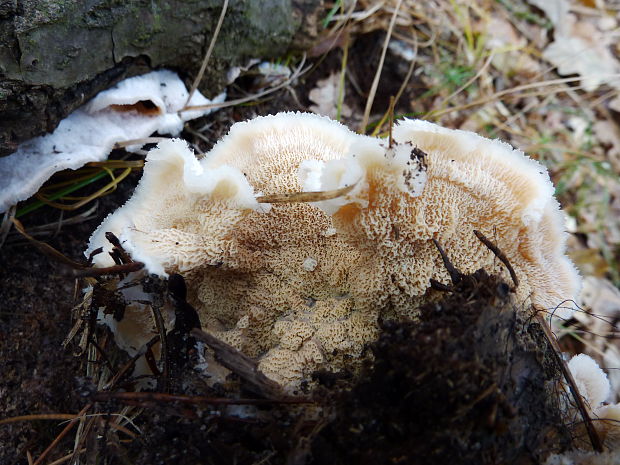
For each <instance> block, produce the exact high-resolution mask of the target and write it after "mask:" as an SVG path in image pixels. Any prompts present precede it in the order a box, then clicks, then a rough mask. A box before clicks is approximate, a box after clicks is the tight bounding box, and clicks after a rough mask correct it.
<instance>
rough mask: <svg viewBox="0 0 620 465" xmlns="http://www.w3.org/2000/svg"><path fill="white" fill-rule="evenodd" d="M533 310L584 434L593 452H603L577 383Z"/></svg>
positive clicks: (557, 347)
mask: <svg viewBox="0 0 620 465" xmlns="http://www.w3.org/2000/svg"><path fill="white" fill-rule="evenodd" d="M534 310H535V311H536V321H537V322H538V324H539V325H540V327H541V328H542V330H543V333H544V334H545V338H546V339H547V341H549V344H550V345H551V352H552V353H553V358H554V360H555V363H556V365H557V367H558V368H559V369H560V371H561V372H562V375H563V376H564V379H565V380H566V383H567V384H568V388H569V389H570V392H571V394H572V395H573V398H574V399H575V403H576V404H577V410H579V413H580V414H581V417H582V418H583V422H584V425H585V427H586V432H587V433H588V438H589V439H590V443H591V444H592V449H594V451H595V452H599V453H600V452H603V444H602V442H601V438H600V437H599V435H598V433H597V431H596V428H594V424H593V423H592V418H590V415H589V414H588V410H587V409H586V405H585V403H584V401H583V397H582V396H581V394H580V393H579V389H578V388H577V383H575V378H574V377H573V374H572V373H571V371H570V370H569V369H568V366H567V364H566V362H565V361H564V359H563V358H562V355H561V354H562V351H561V350H560V347H559V346H558V343H557V341H556V339H555V337H554V336H553V333H552V332H551V329H550V328H549V325H548V324H547V322H546V321H545V319H544V317H543V316H542V313H541V312H540V311H539V309H537V308H536V307H534Z"/></svg>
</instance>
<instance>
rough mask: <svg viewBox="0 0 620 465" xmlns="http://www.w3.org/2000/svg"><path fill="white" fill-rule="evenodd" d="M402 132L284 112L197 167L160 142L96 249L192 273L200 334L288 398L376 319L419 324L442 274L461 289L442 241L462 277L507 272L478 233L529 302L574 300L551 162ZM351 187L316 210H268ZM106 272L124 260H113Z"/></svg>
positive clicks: (468, 140) (179, 148) (575, 284)
mask: <svg viewBox="0 0 620 465" xmlns="http://www.w3.org/2000/svg"><path fill="white" fill-rule="evenodd" d="M393 135H394V144H393V145H392V146H391V147H390V146H388V143H387V142H386V141H384V140H381V139H377V138H371V137H367V136H361V135H358V134H355V133H353V132H352V131H350V130H348V129H347V128H346V127H344V126H342V125H341V124H339V123H337V122H335V121H332V120H329V119H327V118H324V117H319V116H316V115H311V114H299V113H280V114H277V115H273V116H266V117H258V118H256V119H254V120H251V121H247V122H241V123H236V124H235V125H233V126H232V128H231V130H230V132H229V134H228V135H227V136H226V137H224V138H223V139H222V140H221V141H220V142H219V143H218V144H217V145H216V146H215V147H214V148H213V149H212V151H211V152H209V153H208V154H207V155H206V156H205V157H204V158H203V159H202V160H200V161H199V160H197V159H196V158H195V157H194V155H193V154H192V152H191V151H190V150H189V148H188V147H187V145H186V144H185V143H184V142H183V141H180V140H171V141H166V142H162V143H160V144H159V146H158V148H156V149H154V150H152V151H151V152H150V153H149V154H148V156H147V163H146V166H145V169H144V175H143V178H142V180H141V181H140V184H139V185H138V187H137V188H136V192H135V194H134V196H133V197H132V198H131V199H130V200H129V201H128V202H127V203H126V204H125V206H123V207H122V208H121V209H119V210H118V211H117V212H115V213H114V214H112V215H110V216H109V217H108V218H107V219H106V220H105V221H104V222H103V223H102V225H101V226H100V227H99V228H98V229H97V231H95V233H94V234H93V236H92V237H91V241H90V246H89V249H88V251H87V253H89V252H90V251H92V250H94V249H96V248H97V247H100V246H103V247H104V249H109V245H107V244H106V241H105V239H104V233H105V232H107V231H111V232H113V233H115V234H116V235H117V236H118V237H119V238H120V239H121V242H122V244H123V245H124V247H125V248H126V249H127V250H128V251H129V252H130V253H131V254H132V256H133V258H134V259H136V260H140V261H143V262H144V263H145V264H146V268H147V270H148V271H149V272H151V273H156V274H158V275H160V276H166V275H167V274H168V273H173V272H175V273H180V274H182V275H183V276H184V277H185V278H186V280H187V282H188V300H189V302H190V303H192V304H193V305H194V306H195V307H196V308H197V310H198V311H199V314H200V318H201V321H202V324H203V328H205V329H206V330H207V331H210V332H212V333H213V334H215V335H216V336H218V337H219V338H221V339H223V340H224V341H226V342H228V343H230V344H232V345H233V346H235V347H236V348H238V349H239V350H241V351H243V352H244V353H246V354H248V355H250V356H252V357H257V358H259V368H260V369H261V370H262V371H263V372H264V373H265V374H266V375H267V376H269V377H270V378H272V379H274V380H276V381H277V382H279V383H280V384H282V385H283V386H285V387H286V388H288V389H295V388H297V387H298V386H299V385H300V382H301V381H302V380H304V379H309V375H310V374H311V373H312V372H313V371H314V370H316V369H318V368H319V367H321V368H327V369H332V370H334V371H337V370H340V369H342V368H343V367H344V366H345V364H349V363H351V362H352V361H355V360H358V359H359V356H360V354H361V353H362V351H363V349H364V346H365V344H367V343H368V342H370V341H372V340H374V339H375V338H376V336H377V331H378V325H377V322H378V319H379V318H380V317H381V318H394V319H402V318H407V317H413V318H415V316H416V309H417V307H418V306H419V305H420V304H421V303H423V302H425V301H428V300H429V299H432V298H433V293H434V292H435V291H432V290H431V289H430V279H431V278H433V279H435V280H438V281H440V282H442V283H445V284H449V282H450V281H449V276H448V274H447V272H446V270H445V267H444V266H443V263H442V261H441V257H440V255H439V253H438V252H437V249H436V248H435V245H434V244H433V241H432V240H433V239H436V240H437V241H439V243H440V244H441V245H442V246H443V248H444V249H445V250H446V252H447V254H448V256H449V258H450V259H451V261H452V262H453V264H454V265H455V266H456V267H457V268H459V269H460V270H461V271H462V272H464V273H470V272H474V271H476V270H477V269H479V268H485V269H487V271H489V272H498V273H505V269H504V268H503V266H502V265H501V263H500V262H499V261H498V260H497V259H496V258H495V256H494V255H493V254H492V252H491V251H490V250H489V249H488V248H487V247H486V246H484V245H483V244H482V243H481V242H480V241H479V240H478V239H477V238H476V236H475V235H474V233H473V231H474V230H479V231H481V232H482V233H483V234H484V235H485V236H487V237H488V238H489V239H491V240H492V241H493V242H495V243H496V244H497V246H498V247H499V248H500V249H501V251H502V252H504V254H505V255H506V256H507V258H508V259H509V261H510V263H511V264H512V266H513V267H514V269H515V272H516V274H517V276H518V278H519V281H520V284H519V286H518V287H517V293H518V296H519V297H521V298H522V299H523V301H524V302H530V301H531V303H533V304H536V305H538V306H541V307H544V308H547V309H550V310H554V309H555V307H556V306H558V305H559V304H561V303H562V302H563V301H565V300H566V299H574V298H575V297H576V294H577V293H578V290H579V284H580V278H579V275H578V274H577V272H576V270H575V268H574V266H573V265H572V263H571V262H570V261H569V260H568V259H567V258H566V256H565V255H564V248H565V233H564V228H563V224H564V218H563V214H562V213H561V211H560V209H559V204H558V202H557V201H556V200H555V198H554V197H553V186H552V184H551V181H550V180H549V176H548V174H547V171H546V169H545V168H544V167H543V166H542V165H540V164H539V163H538V162H536V161H534V160H532V159H530V158H528V157H526V156H525V155H524V154H523V153H522V152H519V151H517V150H514V149H513V148H512V147H510V146H509V145H507V144H505V143H502V142H499V141H491V140H488V139H484V138H482V137H480V136H478V135H476V134H473V133H467V132H463V131H455V130H448V129H444V128H441V127H438V126H436V125H434V124H431V123H427V122H423V121H413V120H403V121H401V122H399V123H398V124H397V125H395V127H394V129H393ZM345 187H348V188H349V190H348V191H347V192H346V193H345V194H344V195H340V196H337V197H335V198H330V196H329V195H328V196H316V199H311V200H316V202H294V203H274V204H270V205H267V204H260V203H258V201H257V197H259V196H261V195H265V196H268V195H271V194H286V193H295V192H300V191H307V192H315V191H333V190H335V189H340V188H345ZM331 197H333V196H331ZM95 263H96V265H99V266H107V265H110V264H112V263H111V260H110V258H109V257H108V256H107V254H100V255H98V256H96V257H95ZM556 314H559V315H560V316H564V317H565V316H567V315H569V314H570V311H569V310H566V309H560V310H558V311H557V313H556ZM134 327H135V325H134ZM151 331H152V328H150V325H144V327H143V330H142V333H141V334H140V335H138V336H136V337H139V338H141V340H148V339H149V338H150V336H151Z"/></svg>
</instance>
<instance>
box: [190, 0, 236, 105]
mask: <svg viewBox="0 0 620 465" xmlns="http://www.w3.org/2000/svg"><path fill="white" fill-rule="evenodd" d="M227 9H228V0H224V4H223V5H222V11H221V13H220V17H219V19H218V20H217V25H216V26H215V31H213V36H212V37H211V42H210V43H209V48H208V49H207V53H205V57H204V59H203V60H202V64H201V65H200V71H198V75H197V76H196V79H194V82H193V84H192V88H191V90H190V91H189V95H188V96H187V102H185V106H184V108H187V105H189V102H190V100H191V99H192V97H193V96H194V93H195V92H196V89H198V85H199V84H200V81H202V77H203V76H204V74H205V70H206V69H207V63H209V58H211V53H212V52H213V46H214V45H215V42H216V41H217V36H219V35H220V29H221V28H222V23H223V22H224V16H226V10H227Z"/></svg>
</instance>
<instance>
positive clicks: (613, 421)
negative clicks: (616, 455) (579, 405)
mask: <svg viewBox="0 0 620 465" xmlns="http://www.w3.org/2000/svg"><path fill="white" fill-rule="evenodd" d="M568 369H569V370H570V372H571V374H572V375H573V378H574V380H575V385H576V386H577V389H578V390H579V393H580V394H581V396H582V397H583V400H584V403H585V405H586V408H587V409H588V414H589V415H590V417H591V418H592V419H593V420H594V421H593V425H594V427H595V428H596V430H597V432H598V434H599V436H600V438H601V440H602V441H603V443H604V445H605V447H606V448H608V449H609V450H615V449H617V448H618V447H620V404H609V405H608V404H605V401H606V400H607V399H608V398H609V395H610V393H611V385H610V383H609V379H608V378H607V375H606V374H605V372H604V371H603V370H602V369H601V368H600V367H599V365H598V363H596V361H595V360H594V359H592V358H591V357H590V356H589V355H586V354H578V355H575V356H574V357H573V358H571V359H570V361H569V362H568Z"/></svg>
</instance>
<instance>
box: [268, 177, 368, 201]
mask: <svg viewBox="0 0 620 465" xmlns="http://www.w3.org/2000/svg"><path fill="white" fill-rule="evenodd" d="M358 183H359V181H357V182H355V183H353V184H351V185H350V186H345V187H341V188H340V189H334V190H330V191H314V192H288V193H286V194H271V195H261V196H259V197H256V201H257V202H258V203H298V202H299V203H301V202H320V201H322V200H332V199H337V198H338V197H342V196H343V195H347V194H348V193H349V192H351V191H352V190H353V189H354V188H355V186H357V184H358Z"/></svg>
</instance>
